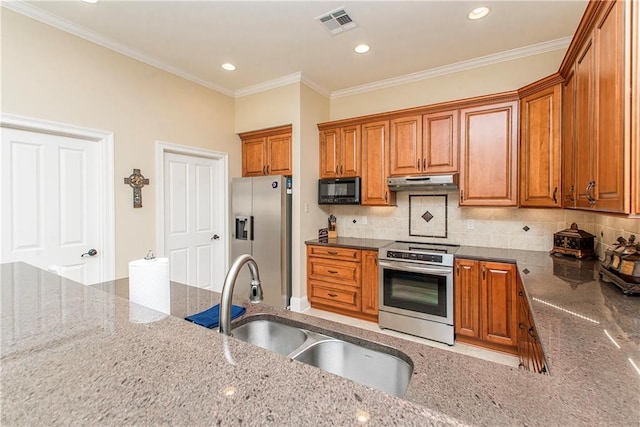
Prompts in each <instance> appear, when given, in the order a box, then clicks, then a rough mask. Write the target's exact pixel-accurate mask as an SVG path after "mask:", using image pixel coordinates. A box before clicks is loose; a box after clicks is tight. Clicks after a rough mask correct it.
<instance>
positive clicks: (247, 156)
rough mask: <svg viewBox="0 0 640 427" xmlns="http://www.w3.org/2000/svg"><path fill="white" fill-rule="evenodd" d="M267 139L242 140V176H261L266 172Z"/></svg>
mask: <svg viewBox="0 0 640 427" xmlns="http://www.w3.org/2000/svg"><path fill="white" fill-rule="evenodd" d="M266 144H267V139H266V138H254V139H247V140H244V141H242V176H261V175H265V174H266V173H267V166H266V165H267V148H266Z"/></svg>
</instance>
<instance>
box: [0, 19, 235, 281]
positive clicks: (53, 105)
mask: <svg viewBox="0 0 640 427" xmlns="http://www.w3.org/2000/svg"><path fill="white" fill-rule="evenodd" d="M1 19H2V21H1V22H2V101H1V106H0V109H1V111H2V112H4V113H11V114H19V115H23V116H28V117H33V118H37V119H43V120H51V121H56V122H61V123H66V124H72V125H77V126H81V127H88V128H94V129H100V130H104V131H109V132H113V134H114V143H115V150H114V151H115V166H114V171H115V177H114V181H115V182H114V186H115V219H116V224H115V225H116V231H115V233H116V277H124V276H127V275H128V262H129V261H130V260H133V259H138V258H141V257H142V256H144V254H145V253H146V252H147V250H149V249H153V250H156V230H155V227H156V217H155V215H156V200H155V187H154V185H155V183H156V179H155V142H156V141H157V140H160V141H164V142H171V143H175V144H181V145H188V146H193V147H199V148H205V149H211V150H216V151H222V152H227V153H228V154H229V174H230V175H231V176H234V175H239V174H240V156H241V150H240V144H239V143H238V139H237V137H236V136H235V135H234V127H233V124H234V101H233V99H232V98H230V97H227V96H225V95H221V94H220V93H219V92H215V91H213V90H210V89H207V88H205V87H202V86H200V85H197V84H195V83H192V82H189V81H187V80H184V79H182V78H180V77H177V76H175V75H173V74H169V73H167V72H164V71H162V70H159V69H157V68H154V67H151V66H149V65H146V64H144V63H141V62H139V61H136V60H134V59H131V58H129V57H126V56H124V55H121V54H119V53H116V52H114V51H112V50H109V49H105V48H103V47H100V46H98V45H95V44H93V43H91V42H88V41H85V40H83V39H80V38H78V37H75V36H73V35H71V34H68V33H66V32H63V31H60V30H57V29H54V28H53V27H50V26H48V25H45V24H42V23H40V22H37V21H34V20H32V19H30V18H26V17H24V16H22V15H19V14H16V13H14V12H11V11H9V10H6V9H4V8H3V9H2V17H1ZM133 168H139V169H141V171H142V173H143V174H144V175H145V176H146V177H147V178H150V179H151V184H150V186H148V187H145V188H144V189H143V190H142V193H143V205H144V207H143V208H140V209H133V207H132V193H131V188H129V187H128V186H126V185H124V184H123V177H125V176H129V175H130V174H131V172H132V169H133Z"/></svg>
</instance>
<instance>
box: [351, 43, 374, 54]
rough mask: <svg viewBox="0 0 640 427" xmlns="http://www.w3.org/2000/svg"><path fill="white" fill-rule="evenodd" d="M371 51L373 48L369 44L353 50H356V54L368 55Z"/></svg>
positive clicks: (360, 45)
mask: <svg viewBox="0 0 640 427" xmlns="http://www.w3.org/2000/svg"><path fill="white" fill-rule="evenodd" d="M369 49H371V48H370V47H369V45H368V44H359V45H358V46H356V47H354V48H353V50H355V51H356V53H367V52H369Z"/></svg>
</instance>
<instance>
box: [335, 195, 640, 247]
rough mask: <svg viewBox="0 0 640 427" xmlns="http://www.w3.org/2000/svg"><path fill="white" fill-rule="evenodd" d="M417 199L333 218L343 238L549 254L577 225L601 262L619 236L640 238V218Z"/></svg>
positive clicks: (344, 211) (348, 210)
mask: <svg viewBox="0 0 640 427" xmlns="http://www.w3.org/2000/svg"><path fill="white" fill-rule="evenodd" d="M438 195H439V196H440V197H433V196H438ZM444 195H446V196H448V197H446V198H445V197H443V196H444ZM411 196H412V197H411V199H412V200H411V203H409V198H410V193H409V192H405V191H403V192H398V193H397V195H396V201H397V207H362V206H332V207H331V213H332V214H333V215H335V216H336V217H337V218H338V221H337V229H338V235H339V236H341V237H359V238H370V239H388V240H409V241H423V242H427V241H428V242H440V243H456V244H462V245H469V246H488V247H497V248H508V249H527V250H534V251H549V250H551V248H552V247H553V233H555V232H558V231H560V230H564V229H566V228H569V226H570V225H571V223H572V222H576V223H577V224H578V226H579V227H580V229H582V230H585V231H588V232H589V233H592V234H594V235H595V236H596V239H595V240H596V251H597V253H598V255H599V256H600V257H601V258H602V257H603V254H604V250H605V249H606V247H607V245H610V244H612V243H614V242H615V241H616V239H617V238H618V237H619V236H623V237H625V238H628V237H629V235H630V234H635V235H636V236H637V237H638V238H639V239H640V219H629V218H624V217H616V216H611V215H605V214H599V213H593V212H584V211H574V210H568V209H519V208H498V207H496V208H488V207H464V208H460V207H459V206H458V193H457V191H452V192H448V193H447V192H439V193H434V192H430V193H411ZM416 196H429V197H416ZM444 200H446V206H444V205H443V204H444ZM410 208H411V209H410ZM445 208H446V209H445ZM410 211H411V212H410ZM427 211H428V212H429V213H430V214H433V216H434V218H433V219H431V220H429V221H426V219H423V218H421V216H422V215H423V214H424V213H425V212H427ZM444 212H446V218H445V221H443V218H442V215H443V213H444ZM428 217H429V216H428V215H427V218H428ZM445 230H446V234H444V233H443V231H445ZM422 235H429V236H444V235H446V236H447V237H422Z"/></svg>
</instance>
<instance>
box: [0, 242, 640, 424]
mask: <svg viewBox="0 0 640 427" xmlns="http://www.w3.org/2000/svg"><path fill="white" fill-rule="evenodd" d="M474 254H475V256H477V257H479V258H483V259H485V258H486V257H487V256H489V254H490V251H488V250H487V249H486V248H461V249H460V251H459V254H458V256H468V257H473V256H474ZM493 256H494V259H500V260H503V261H505V260H511V261H515V262H516V263H517V264H518V270H519V272H520V275H521V276H522V279H523V282H524V285H525V288H526V291H527V293H528V294H529V295H528V296H529V301H530V303H531V308H532V311H533V314H534V320H535V322H536V326H537V328H538V332H539V335H540V337H541V340H542V342H543V344H544V349H545V354H546V356H547V359H548V361H549V363H550V366H551V375H540V374H535V373H531V372H526V371H522V370H519V369H516V368H511V367H508V366H504V365H500V364H496V363H492V362H488V361H485V360H480V359H476V358H473V357H470V356H465V355H462V354H458V353H454V352H450V351H446V350H442V349H439V348H434V347H430V346H425V345H421V344H418V343H415V342H413V341H408V340H404V339H401V338H396V337H392V336H388V335H385V334H380V333H377V332H373V331H365V330H362V329H359V328H356V327H352V326H348V325H343V324H337V323H334V322H330V321H327V320H321V319H318V318H315V317H312V316H308V315H304V314H300V313H293V312H289V311H284V310H280V309H275V308H272V307H268V306H265V305H254V306H249V307H248V312H247V314H246V315H245V318H246V317H248V316H252V315H255V314H257V313H272V314H276V315H278V316H281V317H283V318H285V319H291V320H293V321H298V322H303V323H306V324H310V325H313V326H314V327H315V328H321V329H323V330H329V331H336V332H337V333H339V334H341V336H348V337H353V339H354V340H369V341H373V342H377V343H381V344H384V345H387V346H391V347H394V348H396V349H399V350H401V351H402V352H404V353H405V354H406V355H408V356H409V357H410V358H411V360H412V361H413V363H414V374H413V377H412V379H411V382H410V384H409V387H408V389H407V392H406V394H405V396H404V398H403V399H399V398H396V397H392V396H389V395H387V394H385V393H383V392H380V391H377V390H373V389H369V388H368V387H366V386H363V385H360V384H357V383H354V382H352V381H349V380H346V379H343V378H341V377H337V376H334V375H332V374H328V373H326V372H324V371H321V370H319V369H316V368H313V367H311V366H307V365H305V364H303V363H299V362H297V361H292V360H290V359H287V358H286V357H284V356H280V355H277V354H273V353H270V352H268V351H266V350H262V349H261V348H258V347H255V346H252V345H250V344H247V343H244V342H241V341H238V340H236V339H234V338H226V339H225V337H222V336H220V335H219V334H218V333H217V332H215V331H213V330H208V329H205V328H203V327H200V326H198V325H195V324H192V323H189V322H186V321H184V320H183V317H184V316H185V315H188V314H192V313H195V312H198V311H201V310H203V309H206V308H208V307H210V306H212V305H214V304H216V303H218V302H219V295H218V294H216V293H213V292H209V291H206V290H202V289H197V288H193V287H189V286H184V285H179V284H175V283H174V284H172V289H171V315H170V316H166V317H164V318H163V319H161V320H159V321H156V322H153V323H132V322H131V319H130V312H131V310H130V308H131V307H130V305H131V303H130V302H129V301H128V300H127V297H128V289H127V285H128V283H127V280H126V279H124V280H118V281H114V282H107V283H104V284H102V285H100V286H95V287H93V286H92V287H85V286H83V285H79V284H77V283H74V282H72V281H69V280H65V279H61V278H59V277H57V276H55V275H52V274H50V273H47V272H45V271H42V270H39V269H36V268H33V267H29V266H27V265H25V264H6V265H3V266H2V270H1V273H2V283H1V285H2V288H1V290H2V325H1V326H2V349H1V351H2V353H1V354H2V359H1V360H2V371H1V374H0V375H1V385H2V420H1V421H2V422H1V424H2V425H3V426H4V425H36V424H37V425H42V424H47V425H51V424H83V425H97V424H110V425H113V424H126V425H134V424H135V425H157V424H172V425H212V424H217V423H219V424H222V425H240V424H245V425H258V424H259V425H296V426H298V425H314V426H315V425H358V424H359V423H358V421H357V420H356V416H357V415H358V414H361V413H362V411H364V412H366V413H368V414H369V416H370V420H369V422H368V423H369V424H371V425H416V426H418V425H420V426H424V425H458V424H472V425H486V426H495V425H540V426H550V425H551V426H555V425H563V426H566V425H598V424H600V425H616V426H627V425H628V426H638V425H639V424H640V372H639V371H638V370H637V368H635V367H634V365H633V363H635V365H636V366H637V365H639V364H640V363H639V362H640V360H639V359H640V351H639V350H640V319H639V318H638V314H639V313H640V298H638V297H626V296H624V295H622V293H621V292H620V291H619V290H618V289H617V288H615V287H614V286H613V285H611V284H609V283H602V282H599V281H598V280H597V279H596V273H595V272H593V275H592V276H591V279H588V280H586V281H584V282H579V281H575V280H573V281H571V280H570V281H567V279H566V278H565V277H561V276H556V275H554V274H553V273H554V257H550V256H549V255H548V254H546V253H541V252H528V251H501V252H500V251H499V250H498V251H496V252H494V253H493ZM593 266H594V263H593V262H591V263H587V264H585V265H583V266H581V269H580V271H581V272H583V271H584V269H587V271H589V268H593ZM525 270H526V271H527V272H528V273H525ZM592 271H593V270H592ZM582 276H583V275H582V274H581V275H580V277H582ZM235 303H236V304H239V303H240V304H241V303H244V301H243V300H239V301H235ZM243 305H244V304H243ZM139 308H140V307H137V310H136V312H138V311H139ZM240 321H242V320H240ZM605 331H606V332H605ZM609 337H611V338H609ZM614 341H615V343H614ZM632 362H633V363H632ZM230 386H233V387H235V388H236V389H237V393H235V394H234V395H233V396H230V397H227V396H225V394H224V391H225V390H226V389H227V388H228V387H230Z"/></svg>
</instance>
